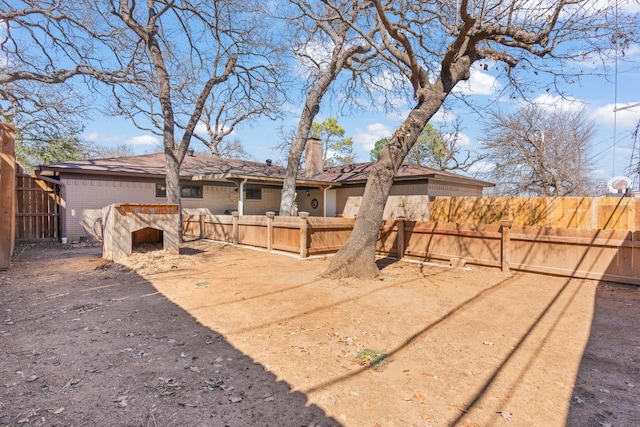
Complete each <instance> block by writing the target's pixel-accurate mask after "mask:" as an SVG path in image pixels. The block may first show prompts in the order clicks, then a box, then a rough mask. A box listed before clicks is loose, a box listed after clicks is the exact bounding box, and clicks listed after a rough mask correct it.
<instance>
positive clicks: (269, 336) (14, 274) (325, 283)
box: [0, 241, 640, 427]
mask: <svg viewBox="0 0 640 427" xmlns="http://www.w3.org/2000/svg"><path fill="white" fill-rule="evenodd" d="M327 263H328V261H327V259H323V258H316V259H309V260H300V259H297V258H294V257H290V256H286V255H282V254H274V253H267V252H262V251H256V250H250V249H246V248H238V247H233V246H228V245H222V244H218V243H214V242H207V241H198V242H191V243H186V244H185V245H184V246H183V247H182V248H181V255H180V256H168V255H166V254H164V253H163V252H161V251H157V250H152V251H147V252H142V253H135V254H134V255H133V256H131V257H130V258H129V259H127V261H126V263H123V264H113V263H106V262H105V261H104V260H103V259H102V258H101V247H100V246H99V245H92V244H83V245H73V244H70V245H60V244H49V245H23V246H19V247H17V248H16V254H15V257H14V263H13V266H12V268H11V269H10V270H9V271H6V272H0V311H1V316H2V318H1V323H0V349H1V350H0V351H1V356H2V359H3V360H2V363H1V364H0V388H1V392H0V425H2V426H43V425H46V426H86V425H92V426H107V425H108V426H176V425H181V426H316V427H317V426H339V425H342V426H454V425H455V426H468V427H471V426H563V425H568V426H637V425H640V356H639V354H640V332H639V331H638V327H637V325H638V324H640V310H638V307H639V303H640V291H639V290H638V288H637V287H634V286H625V285H619V284H611V283H598V282H595V281H588V280H584V281H583V280H566V279H563V278H558V277H550V276H543V275H532V274H521V273H511V274H506V273H502V272H500V271H498V270H491V269H481V268H477V267H471V268H464V269H452V268H448V267H446V266H435V265H427V264H419V263H409V262H393V260H385V259H383V260H380V265H381V266H383V267H384V269H383V275H382V276H381V277H380V278H379V279H377V280H373V281H356V280H341V281H334V280H328V279H324V278H319V277H318V275H319V274H320V273H322V271H323V270H324V268H325V267H326V266H327Z"/></svg>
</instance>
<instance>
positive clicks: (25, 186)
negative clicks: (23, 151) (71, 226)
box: [15, 168, 61, 241]
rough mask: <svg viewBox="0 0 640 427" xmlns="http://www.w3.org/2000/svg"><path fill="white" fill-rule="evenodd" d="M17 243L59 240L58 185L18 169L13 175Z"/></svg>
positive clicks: (59, 211)
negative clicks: (14, 178)
mask: <svg viewBox="0 0 640 427" xmlns="http://www.w3.org/2000/svg"><path fill="white" fill-rule="evenodd" d="M16 184H17V185H16V189H17V210H16V227H15V238H16V241H38V240H57V239H58V238H59V237H60V217H61V209H60V203H61V198H60V189H59V185H56V184H52V183H49V182H46V181H44V180H41V179H38V178H36V177H35V176H33V175H29V174H26V173H24V171H22V169H21V168H18V171H17V174H16Z"/></svg>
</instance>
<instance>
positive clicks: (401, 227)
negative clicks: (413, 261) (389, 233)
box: [396, 216, 405, 259]
mask: <svg viewBox="0 0 640 427" xmlns="http://www.w3.org/2000/svg"><path fill="white" fill-rule="evenodd" d="M404 221H405V217H403V216H399V217H398V221H397V222H396V227H398V259H402V258H404V242H405V240H404V239H405V237H404Z"/></svg>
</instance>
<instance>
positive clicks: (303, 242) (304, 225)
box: [298, 212, 309, 258]
mask: <svg viewBox="0 0 640 427" xmlns="http://www.w3.org/2000/svg"><path fill="white" fill-rule="evenodd" d="M298 216H299V217H300V258H307V257H308V256H309V212H299V213H298Z"/></svg>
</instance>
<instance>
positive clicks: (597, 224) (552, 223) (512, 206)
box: [429, 196, 640, 231]
mask: <svg viewBox="0 0 640 427" xmlns="http://www.w3.org/2000/svg"><path fill="white" fill-rule="evenodd" d="M639 203H640V199H636V198H633V197H556V198H554V197H440V196H438V197H433V198H432V199H431V202H430V217H429V220H430V221H437V222H454V223H460V224H500V222H501V221H503V220H510V221H513V225H522V226H536V227H554V228H577V229H581V230H596V229H597V230H633V231H638V230H640V205H639Z"/></svg>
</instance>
